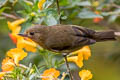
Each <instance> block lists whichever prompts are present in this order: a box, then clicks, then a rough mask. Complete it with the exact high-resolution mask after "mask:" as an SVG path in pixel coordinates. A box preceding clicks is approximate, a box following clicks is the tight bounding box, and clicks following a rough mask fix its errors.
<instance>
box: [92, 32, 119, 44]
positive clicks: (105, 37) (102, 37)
mask: <svg viewBox="0 0 120 80" xmlns="http://www.w3.org/2000/svg"><path fill="white" fill-rule="evenodd" d="M117 36H120V32H115V31H101V32H95V33H94V36H93V38H94V39H95V40H96V41H97V42H101V41H109V40H116V37H117Z"/></svg>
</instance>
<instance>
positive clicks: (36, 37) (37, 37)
mask: <svg viewBox="0 0 120 80" xmlns="http://www.w3.org/2000/svg"><path fill="white" fill-rule="evenodd" d="M40 27H41V26H33V27H31V28H29V29H27V30H26V31H25V32H24V33H22V34H18V35H20V36H23V37H28V38H30V39H32V40H33V41H35V42H37V43H39V42H41V41H42V40H43V34H42V33H43V31H42V30H41V28H40Z"/></svg>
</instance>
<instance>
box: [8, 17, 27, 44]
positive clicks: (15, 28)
mask: <svg viewBox="0 0 120 80" xmlns="http://www.w3.org/2000/svg"><path fill="white" fill-rule="evenodd" d="M23 22H25V19H19V20H16V21H13V22H10V21H8V22H7V23H8V28H9V29H10V30H11V31H12V33H11V34H10V35H9V36H10V38H11V39H12V41H13V42H14V43H16V42H17V34H18V33H19V32H20V30H21V27H20V26H19V25H20V24H22V23H23Z"/></svg>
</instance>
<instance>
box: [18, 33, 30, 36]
mask: <svg viewBox="0 0 120 80" xmlns="http://www.w3.org/2000/svg"><path fill="white" fill-rule="evenodd" d="M18 35H19V36H22V37H28V35H27V34H22V33H20V34H18Z"/></svg>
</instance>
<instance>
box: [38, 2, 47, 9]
mask: <svg viewBox="0 0 120 80" xmlns="http://www.w3.org/2000/svg"><path fill="white" fill-rule="evenodd" d="M45 1H46V0H40V1H39V3H38V8H39V9H40V10H42V9H43V4H44V3H45Z"/></svg>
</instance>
